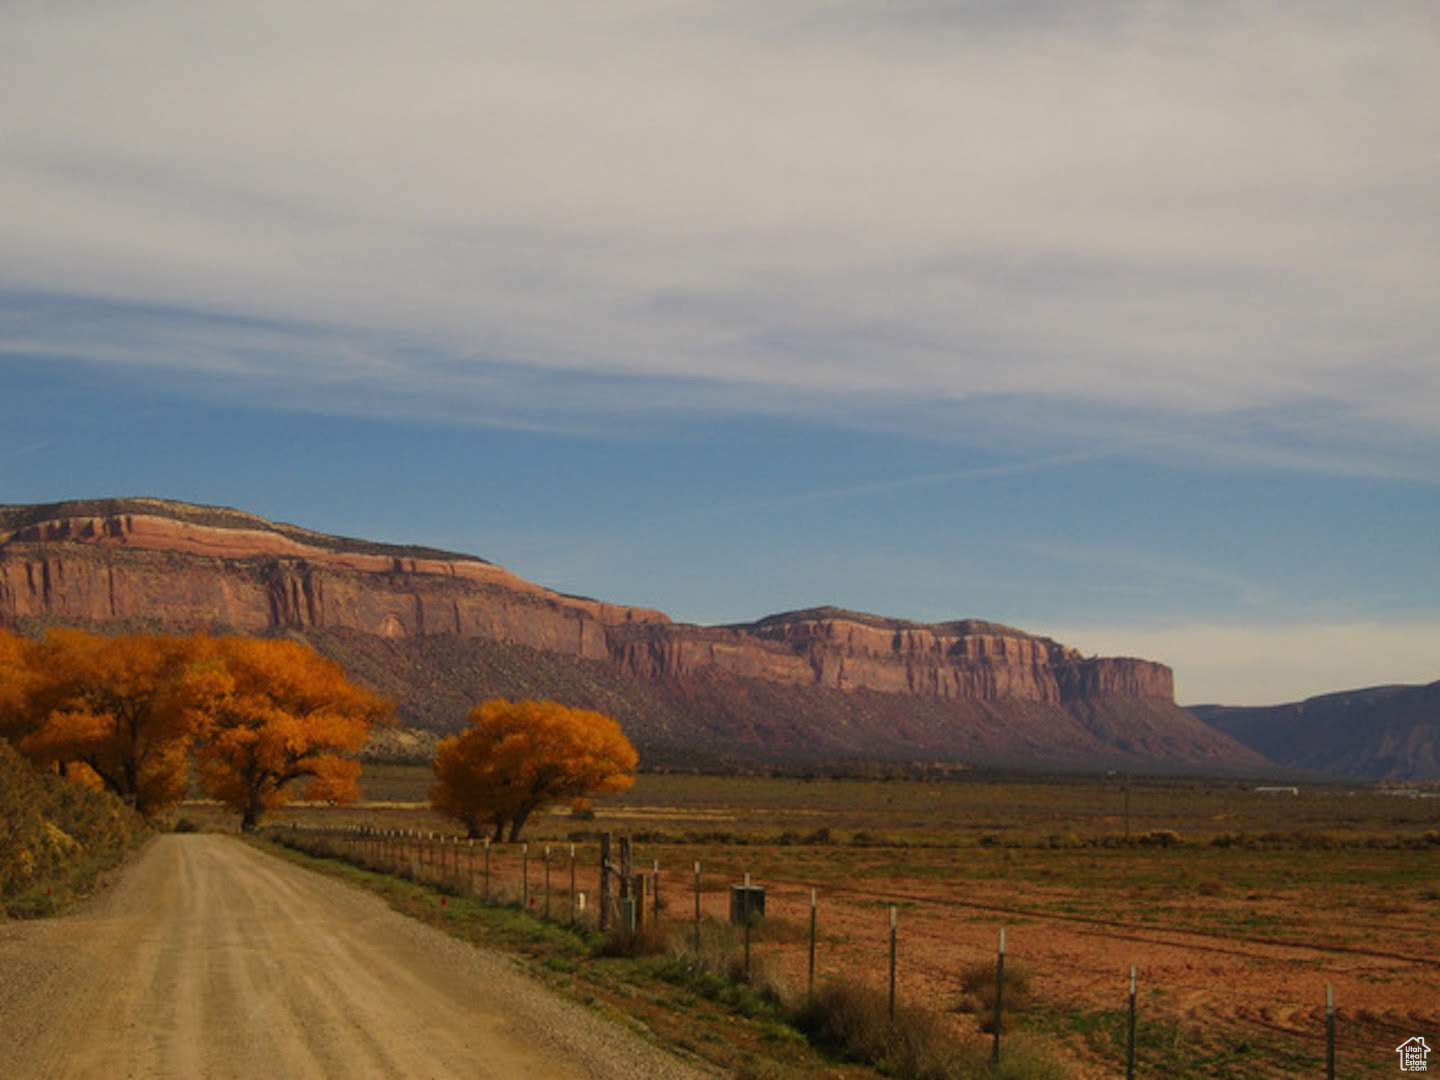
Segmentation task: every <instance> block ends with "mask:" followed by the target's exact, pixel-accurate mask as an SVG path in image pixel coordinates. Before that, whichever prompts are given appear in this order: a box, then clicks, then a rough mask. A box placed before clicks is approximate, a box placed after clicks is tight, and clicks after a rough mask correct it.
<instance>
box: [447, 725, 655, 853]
mask: <svg viewBox="0 0 1440 1080" xmlns="http://www.w3.org/2000/svg"><path fill="white" fill-rule="evenodd" d="M468 720H469V725H470V726H469V727H468V728H467V729H466V730H465V731H463V732H461V733H460V734H459V735H454V736H451V737H450V738H448V739H442V740H441V742H440V745H439V747H438V748H437V750H436V754H435V760H434V762H433V764H432V767H433V768H434V770H435V779H436V782H435V785H434V787H432V788H431V790H430V805H431V806H433V807H434V808H435V809H436V810H438V811H439V812H440V813H442V814H446V815H448V816H450V817H453V818H455V819H457V820H458V821H460V822H462V823H463V824H464V825H465V826H466V828H467V829H468V830H469V832H470V835H471V836H472V837H475V836H480V835H481V834H482V832H483V831H484V830H486V829H489V830H491V831H493V833H494V836H495V839H496V840H501V839H503V838H504V835H505V829H506V827H507V826H508V827H509V830H510V839H511V840H512V841H514V840H517V839H519V837H520V832H521V830H522V829H524V827H525V823H526V821H528V820H529V818H530V815H531V814H533V813H534V812H535V811H536V810H539V809H540V808H541V807H544V806H547V805H550V804H552V803H557V802H569V803H571V804H577V803H583V801H584V800H585V799H586V798H587V797H588V796H590V795H598V794H605V793H611V792H617V791H624V790H625V789H626V788H628V787H629V786H630V785H631V784H633V783H634V782H635V777H634V772H635V766H636V764H637V763H638V762H639V756H638V755H637V754H636V753H635V748H634V747H633V746H631V745H630V740H629V739H627V738H625V734H624V732H622V731H621V730H620V725H619V724H618V723H616V722H615V720H614V719H612V718H611V717H609V716H606V715H605V714H604V713H598V712H591V711H590V710H587V709H572V708H569V707H567V706H565V705H561V704H559V703H557V702H554V701H508V700H506V699H505V698H494V699H492V700H490V701H486V702H484V703H482V704H480V705H477V706H476V707H475V708H473V709H471V710H470V715H469V718H468Z"/></svg>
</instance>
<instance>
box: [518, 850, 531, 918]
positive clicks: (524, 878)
mask: <svg viewBox="0 0 1440 1080" xmlns="http://www.w3.org/2000/svg"><path fill="white" fill-rule="evenodd" d="M520 908H521V910H522V911H529V910H530V845H529V844H528V843H525V844H521V845H520Z"/></svg>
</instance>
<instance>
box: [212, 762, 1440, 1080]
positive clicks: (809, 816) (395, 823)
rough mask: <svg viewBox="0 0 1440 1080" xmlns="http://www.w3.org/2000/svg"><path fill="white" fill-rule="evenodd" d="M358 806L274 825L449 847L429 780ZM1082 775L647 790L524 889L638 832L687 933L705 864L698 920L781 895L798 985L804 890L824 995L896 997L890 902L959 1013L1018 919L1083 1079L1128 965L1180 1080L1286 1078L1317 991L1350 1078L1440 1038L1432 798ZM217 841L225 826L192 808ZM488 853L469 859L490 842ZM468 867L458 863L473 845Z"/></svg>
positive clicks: (559, 817) (1439, 883)
mask: <svg viewBox="0 0 1440 1080" xmlns="http://www.w3.org/2000/svg"><path fill="white" fill-rule="evenodd" d="M366 783H367V791H366V794H367V797H368V798H369V799H370V800H371V801H370V802H368V803H365V804H360V805H357V806H353V807H348V808H340V809H328V808H308V807H300V808H296V809H294V810H293V811H291V812H289V813H288V814H287V815H284V816H282V818H281V819H280V820H282V821H284V820H295V821H300V822H304V823H306V824H317V825H318V824H368V825H371V826H375V827H378V828H400V829H418V830H424V831H429V830H432V829H433V830H441V829H444V830H445V831H447V832H452V833H453V829H451V828H450V827H448V826H447V825H446V824H445V823H443V822H442V821H441V820H440V819H437V818H435V817H433V816H432V815H431V814H430V813H429V811H428V810H426V809H424V807H423V806H422V805H416V804H417V803H418V802H419V800H422V799H423V797H424V791H425V789H426V786H427V783H428V774H427V772H426V770H424V769H414V768H402V767H393V768H385V767H380V768H373V767H372V769H371V770H369V772H368V773H367V781H366ZM1125 803H1126V794H1125V792H1124V791H1123V785H1122V784H1121V783H1120V782H1119V781H1117V780H1114V779H1111V780H1106V781H1081V780H1073V779H1055V780H1051V781H1023V780H1004V781H1001V780H964V781H956V782H937V783H916V782H903V781H892V782H882V781H844V780H814V781H805V780H781V779H762V778H724V777H697V776H677V775H647V776H642V777H641V778H640V780H639V782H638V783H637V784H636V787H635V789H634V790H633V791H632V792H630V793H628V794H627V795H626V796H624V797H623V798H617V799H611V800H606V801H604V802H603V803H602V804H600V805H598V806H597V808H596V817H595V819H594V820H582V819H577V818H574V817H571V816H570V815H569V814H568V813H567V814H555V815H550V816H548V817H544V818H541V819H539V820H538V821H537V822H536V823H535V825H534V827H533V829H532V830H531V834H530V839H531V842H532V847H531V850H532V853H533V855H534V856H535V857H534V858H532V860H531V865H530V873H531V890H532V897H533V898H534V899H535V900H536V902H537V903H538V902H539V898H540V896H541V895H542V892H541V889H542V884H541V882H542V864H541V859H540V857H539V856H540V851H541V849H542V848H543V846H544V844H546V843H547V842H548V843H550V844H552V845H557V844H559V845H562V846H559V847H556V848H555V849H554V858H555V860H556V861H555V866H554V870H553V873H552V888H553V896H552V903H553V904H554V905H556V907H557V910H564V909H566V908H568V903H569V899H568V883H569V876H568V874H569V871H568V843H569V842H570V841H571V840H574V841H576V842H577V843H578V845H579V850H578V856H577V882H578V888H579V889H580V890H582V891H589V892H591V893H592V894H593V890H594V887H595V876H596V872H595V869H594V866H595V861H596V845H595V843H594V838H595V837H596V836H597V835H598V833H599V832H602V831H613V832H616V833H621V832H629V833H630V834H631V835H632V836H634V837H635V840H636V843H637V860H638V865H640V866H642V867H649V866H650V863H651V860H658V861H659V863H660V865H661V868H662V895H663V897H664V899H665V901H666V904H667V911H668V913H669V914H670V915H671V916H673V917H674V918H675V919H677V920H684V919H686V918H687V917H689V914H690V912H691V910H692V908H691V904H692V903H693V901H692V892H691V890H692V888H693V878H692V870H691V867H692V865H693V863H694V862H695V861H699V862H701V863H702V866H703V878H702V885H703V890H704V891H703V894H702V901H703V906H704V910H705V912H706V914H707V915H714V916H717V917H719V916H722V915H723V914H724V911H725V906H726V902H727V896H726V891H727V889H728V886H729V884H730V883H731V882H734V881H738V880H740V878H741V876H742V875H743V874H744V873H747V872H748V873H750V874H752V875H753V876H754V878H755V880H756V881H757V882H758V883H760V884H764V885H766V886H767V888H768V890H769V916H770V917H769V918H768V919H767V926H766V927H765V929H764V930H762V931H761V932H760V934H759V936H758V937H757V940H756V950H757V955H758V954H760V953H763V954H764V955H765V956H766V957H767V958H769V959H768V961H767V962H769V963H773V964H777V965H778V966H779V967H780V968H781V969H782V970H783V972H784V974H785V975H786V977H787V979H788V980H789V981H790V982H791V983H792V985H795V986H799V987H803V985H804V979H805V963H806V942H807V927H808V919H809V889H810V888H811V887H814V888H816V890H817V893H818V897H819V904H820V909H819V922H820V945H819V950H818V967H819V973H820V977H821V979H822V980H823V979H824V978H826V977H829V976H836V975H840V976H843V977H845V978H847V979H860V980H867V981H871V982H874V983H877V984H878V983H881V982H883V981H884V979H885V975H886V966H887V951H886V950H887V934H888V912H887V907H888V906H889V904H891V903H894V904H896V905H897V906H898V908H899V915H900V935H899V956H898V961H899V963H898V967H899V986H900V994H901V996H902V997H903V998H905V999H908V1000H914V1001H917V1002H919V1003H922V1004H925V1005H928V1006H929V1007H932V1008H935V1009H937V1010H941V1011H945V1012H947V1013H949V1014H950V1015H952V1016H953V1022H954V1023H955V1024H956V1025H957V1026H961V1027H967V1026H968V1028H969V1029H970V1030H972V1031H973V1030H974V1028H975V1025H976V1024H977V1022H978V1020H979V1018H977V1016H976V1015H975V1014H973V1013H967V1012H963V1011H958V1009H957V1007H958V1006H960V1005H961V1004H962V997H963V994H962V992H961V988H960V981H961V977H962V974H963V973H964V971H965V969H966V968H968V967H971V966H973V965H975V964H977V963H983V962H987V961H988V960H989V958H990V957H991V956H992V954H993V949H994V942H995V936H996V932H997V930H998V929H999V927H1000V926H1002V925H1003V926H1005V927H1007V928H1008V934H1009V947H1010V955H1009V962H1010V963H1011V964H1013V965H1020V966H1023V967H1025V968H1027V969H1028V971H1029V972H1030V975H1031V978H1032V983H1033V1001H1032V1003H1031V1004H1030V1005H1029V1006H1028V1007H1027V1008H1026V1009H1025V1010H1024V1011H1023V1013H1021V1014H1020V1015H1018V1016H1017V1017H1016V1018H1015V1022H1016V1023H1017V1024H1018V1025H1020V1026H1022V1027H1030V1028H1033V1029H1038V1030H1041V1031H1045V1032H1049V1033H1052V1034H1054V1035H1056V1036H1057V1037H1059V1038H1060V1039H1062V1040H1063V1041H1064V1044H1065V1045H1066V1047H1067V1048H1068V1051H1069V1053H1070V1055H1071V1056H1072V1057H1073V1059H1074V1062H1075V1066H1076V1072H1077V1073H1078V1074H1080V1075H1095V1076H1104V1075H1114V1071H1115V1068H1116V1065H1117V1063H1118V1061H1119V1058H1118V1056H1117V1055H1118V1053H1119V1046H1120V1044H1119V1041H1118V1040H1119V1037H1120V1034H1121V1031H1122V1017H1121V1014H1120V1012H1119V1010H1120V1008H1121V1006H1122V1005H1123V1002H1124V990H1125V975H1126V973H1127V971H1128V968H1129V966H1130V965H1131V964H1134V965H1136V966H1137V967H1138V968H1139V977H1140V987H1141V991H1140V1012H1141V1033H1142V1034H1141V1051H1140V1058H1141V1063H1142V1065H1146V1064H1148V1065H1149V1066H1150V1067H1151V1068H1152V1069H1153V1068H1155V1067H1159V1066H1163V1067H1164V1068H1165V1070H1166V1074H1167V1075H1178V1076H1186V1075H1194V1076H1266V1075H1268V1076H1276V1077H1279V1076H1288V1075H1295V1074H1296V1073H1297V1072H1304V1071H1310V1070H1313V1069H1317V1068H1319V1066H1320V1062H1321V1056H1320V1055H1321V1052H1322V1049H1323V1042H1322V1037H1323V1026H1324V1025H1323V1000H1324V987H1325V985H1326V984H1327V983H1330V984H1333V985H1334V987H1335V990H1336V995H1337V1000H1338V1002H1339V1006H1340V1010H1341V1013H1340V1015H1341V1022H1340V1032H1341V1034H1340V1047H1341V1061H1342V1070H1341V1073H1342V1075H1364V1074H1368V1073H1370V1072H1374V1073H1375V1074H1377V1075H1378V1074H1380V1073H1382V1072H1389V1071H1390V1070H1393V1069H1394V1068H1395V1065H1394V1059H1393V1057H1392V1056H1391V1055H1392V1051H1393V1047H1394V1046H1396V1045H1397V1044H1399V1043H1400V1042H1401V1041H1403V1040H1404V1039H1405V1038H1408V1037H1409V1036H1410V1035H1415V1034H1423V1035H1427V1036H1429V1035H1434V1034H1437V1033H1440V950H1437V949H1436V948H1435V946H1436V944H1437V942H1440V842H1437V841H1440V833H1437V830H1440V820H1437V819H1440V800H1429V799H1406V798H1399V797H1395V796H1389V795H1382V794H1378V793H1375V792H1372V791H1368V790H1361V789H1347V788H1321V789H1314V790H1311V789H1304V790H1303V793H1302V794H1301V795H1300V796H1298V797H1294V796H1276V795H1262V794H1257V793H1254V792H1252V791H1249V790H1246V789H1244V788H1243V787H1241V786H1238V785H1234V784H1228V783H1227V784H1204V783H1199V782H1194V781H1151V782H1141V783H1137V784H1136V785H1134V790H1133V791H1132V792H1131V793H1130V795H1129V804H1130V812H1129V830H1130V834H1131V837H1132V840H1134V841H1135V842H1134V843H1132V844H1128V845H1127V844H1125V843H1124V842H1123V840H1124V836H1125V828H1126V814H1125ZM186 813H187V814H188V815H190V816H192V817H195V818H196V819H197V820H198V821H201V822H202V823H204V824H209V823H210V822H211V821H212V820H218V819H213V818H212V817H211V814H212V813H213V810H211V809H209V808H204V807H199V806H190V807H187V808H186ZM477 850H478V849H477ZM460 853H461V858H462V860H465V861H462V869H465V870H468V869H469V868H471V867H472V866H473V867H475V868H477V871H478V868H479V866H480V861H479V855H478V854H477V855H476V856H474V860H475V861H474V862H473V863H471V862H469V861H468V849H467V848H465V847H464V846H463V845H462V846H461V851H460ZM519 871H520V855H519V852H518V851H516V850H515V849H514V848H513V847H510V846H508V845H506V846H503V847H497V849H496V850H495V852H494V854H493V856H492V875H493V882H492V885H493V888H494V889H495V890H496V891H497V892H499V891H511V892H513V891H515V890H517V889H518V885H519Z"/></svg>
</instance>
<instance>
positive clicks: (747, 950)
mask: <svg viewBox="0 0 1440 1080" xmlns="http://www.w3.org/2000/svg"><path fill="white" fill-rule="evenodd" d="M754 921H755V920H754V919H753V918H752V913H751V911H750V875H749V874H746V875H745V981H746V982H747V983H748V982H749V981H750V924H751V923H752V922H754Z"/></svg>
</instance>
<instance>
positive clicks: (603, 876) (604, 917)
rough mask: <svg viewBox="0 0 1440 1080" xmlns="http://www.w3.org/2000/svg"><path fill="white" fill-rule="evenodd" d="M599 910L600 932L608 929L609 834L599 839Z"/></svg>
mask: <svg viewBox="0 0 1440 1080" xmlns="http://www.w3.org/2000/svg"><path fill="white" fill-rule="evenodd" d="M597 904H598V906H599V909H600V932H601V933H602V934H603V933H604V932H605V931H606V930H607V929H609V927H610V834H609V833H608V832H607V833H605V834H604V835H602V836H601V837H600V895H599V897H598V899H597Z"/></svg>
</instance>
